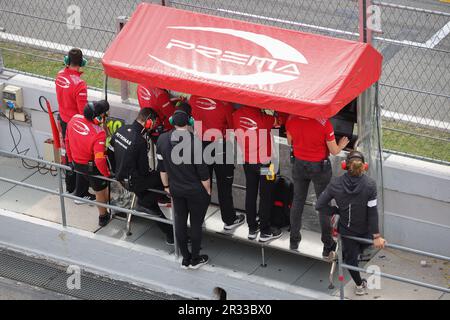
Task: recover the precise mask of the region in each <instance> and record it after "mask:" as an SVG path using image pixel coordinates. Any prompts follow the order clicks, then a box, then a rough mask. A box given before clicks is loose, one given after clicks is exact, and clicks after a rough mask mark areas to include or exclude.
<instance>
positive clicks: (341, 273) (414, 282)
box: [337, 234, 450, 300]
mask: <svg viewBox="0 0 450 320" xmlns="http://www.w3.org/2000/svg"><path fill="white" fill-rule="evenodd" d="M342 237H344V238H346V239H351V240H354V241H358V242H360V243H364V244H368V245H370V244H373V241H371V240H369V239H364V238H358V237H351V236H343V235H340V234H339V236H338V245H337V247H338V253H337V256H338V258H337V263H338V265H339V297H340V299H341V300H344V299H345V294H344V281H345V277H344V269H347V270H352V271H358V272H363V273H366V274H373V275H377V276H379V277H382V278H383V277H384V278H387V279H391V280H395V281H399V282H403V283H408V284H412V285H416V286H420V287H423V288H427V289H432V290H437V291H441V292H444V293H450V289H449V288H444V287H439V286H436V285H432V284H428V283H425V282H422V281H417V280H414V279H408V278H404V277H400V276H396V275H392V274H388V273H382V272H379V273H378V272H376V271H375V270H373V271H371V270H368V269H363V268H359V267H355V266H352V265H348V264H346V263H344V259H343V251H342V250H343V247H342ZM385 248H392V249H397V250H401V251H404V252H409V253H414V254H418V255H422V256H427V257H430V258H434V259H440V260H444V261H450V257H446V256H443V255H438V254H434V253H431V252H426V251H420V250H416V249H412V248H407V247H403V246H399V245H395V244H390V243H386V245H385Z"/></svg>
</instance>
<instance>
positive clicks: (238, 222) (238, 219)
mask: <svg viewBox="0 0 450 320" xmlns="http://www.w3.org/2000/svg"><path fill="white" fill-rule="evenodd" d="M244 222H245V215H243V214H238V215H236V219H235V220H234V222H233V223H232V224H226V225H224V226H223V229H224V230H226V231H231V230H233V229H234V228H236V227H238V226H240V225H241V224H244Z"/></svg>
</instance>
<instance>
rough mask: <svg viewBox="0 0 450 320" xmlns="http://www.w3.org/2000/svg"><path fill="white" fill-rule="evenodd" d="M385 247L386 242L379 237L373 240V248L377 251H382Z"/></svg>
mask: <svg viewBox="0 0 450 320" xmlns="http://www.w3.org/2000/svg"><path fill="white" fill-rule="evenodd" d="M385 245H386V240H384V239H383V238H382V237H381V236H379V237H377V238H375V239H373V246H374V247H375V248H377V249H384V246H385Z"/></svg>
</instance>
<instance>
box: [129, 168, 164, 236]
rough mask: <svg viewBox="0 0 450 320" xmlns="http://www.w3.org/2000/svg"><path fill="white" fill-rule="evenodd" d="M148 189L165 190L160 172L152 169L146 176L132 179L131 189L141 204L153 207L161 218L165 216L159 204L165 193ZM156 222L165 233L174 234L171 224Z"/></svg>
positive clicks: (149, 207)
mask: <svg viewBox="0 0 450 320" xmlns="http://www.w3.org/2000/svg"><path fill="white" fill-rule="evenodd" d="M148 189H156V190H161V191H163V190H164V187H163V185H162V182H161V176H160V174H159V172H157V171H152V172H150V173H149V174H148V175H147V176H145V177H142V178H134V179H132V181H131V184H130V191H132V192H134V193H135V194H136V196H137V198H138V204H139V205H141V206H143V207H145V208H148V209H151V210H152V211H154V212H157V213H159V214H160V217H161V218H165V216H164V214H163V212H162V211H161V208H160V207H159V205H158V200H159V199H160V198H161V197H163V195H162V194H160V193H156V192H151V191H148ZM156 224H157V226H158V228H159V229H160V230H161V231H162V232H163V233H164V234H165V235H167V236H169V237H170V236H172V235H173V228H172V226H171V225H168V224H166V223H162V222H156Z"/></svg>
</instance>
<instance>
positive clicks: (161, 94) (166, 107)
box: [137, 85, 175, 133]
mask: <svg viewBox="0 0 450 320" xmlns="http://www.w3.org/2000/svg"><path fill="white" fill-rule="evenodd" d="M137 96H138V101H139V106H140V107H141V109H144V108H152V109H153V110H155V111H156V113H157V114H158V121H157V123H156V124H155V128H158V130H159V131H162V132H166V131H170V130H172V129H173V126H172V125H171V124H170V122H169V119H170V117H171V116H172V115H173V113H174V112H175V106H174V104H173V101H172V99H170V96H169V93H168V92H167V90H164V89H160V88H154V87H148V86H144V85H138V87H137ZM162 132H158V133H162Z"/></svg>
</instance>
